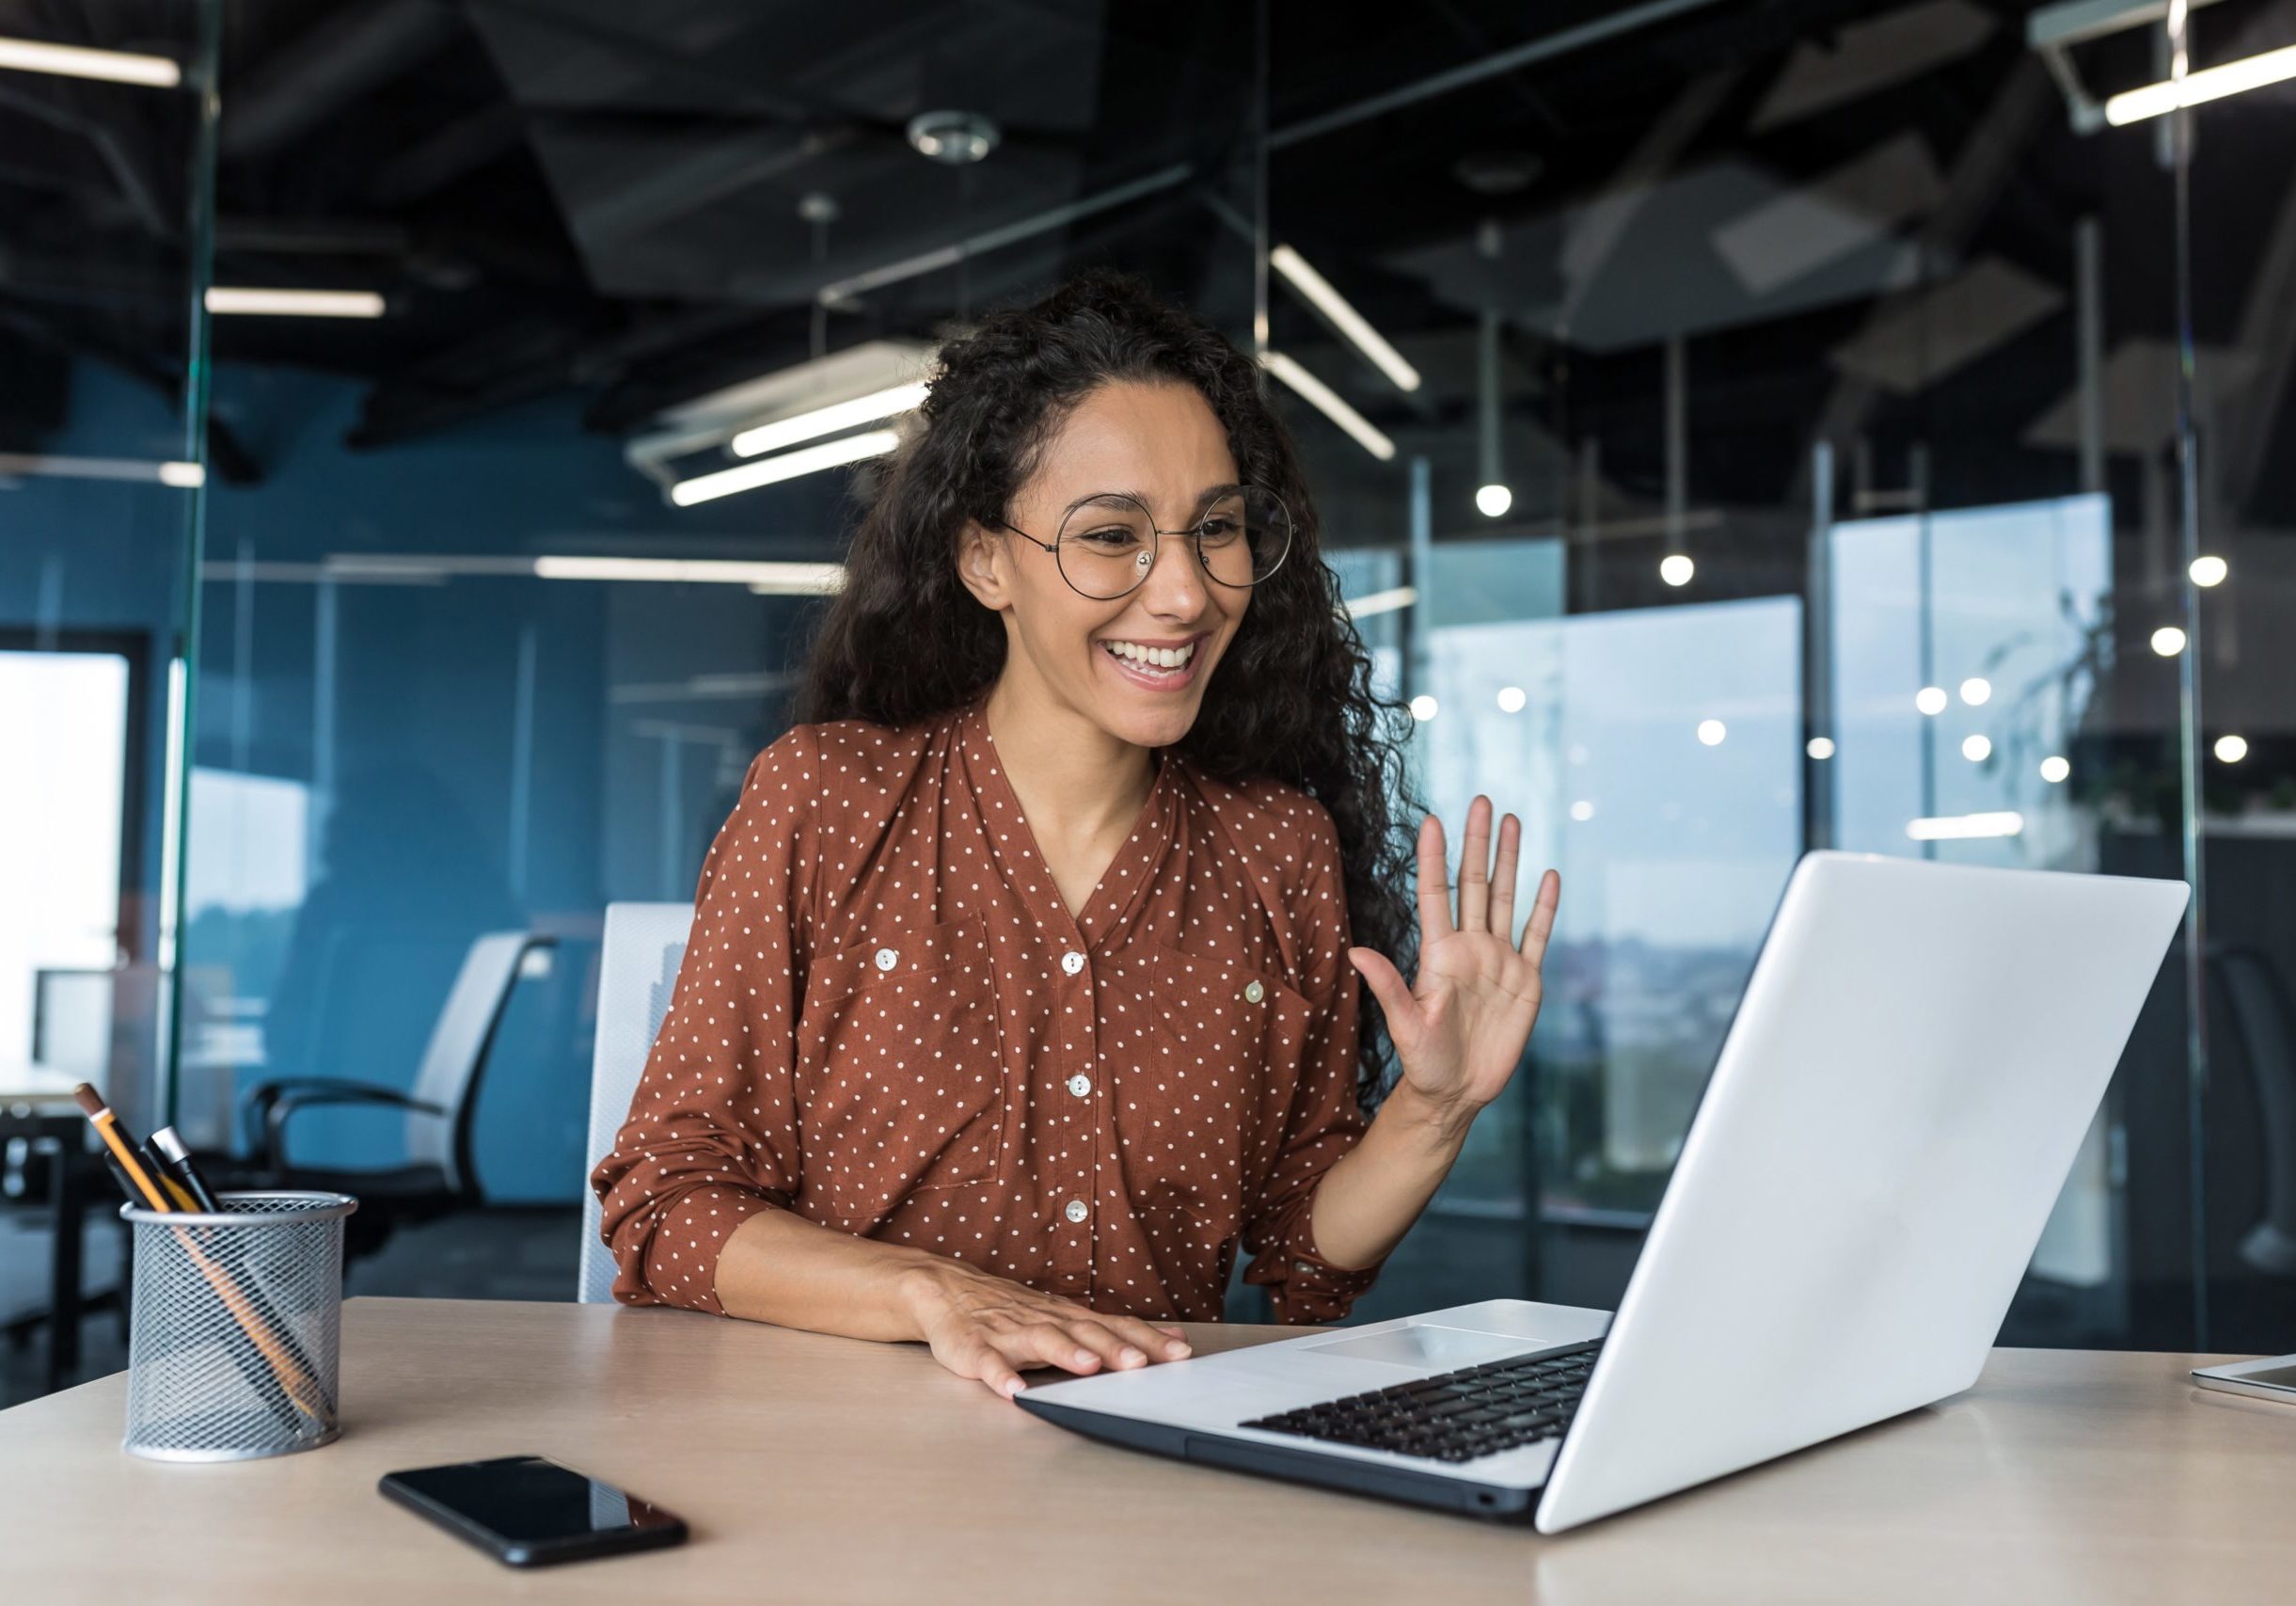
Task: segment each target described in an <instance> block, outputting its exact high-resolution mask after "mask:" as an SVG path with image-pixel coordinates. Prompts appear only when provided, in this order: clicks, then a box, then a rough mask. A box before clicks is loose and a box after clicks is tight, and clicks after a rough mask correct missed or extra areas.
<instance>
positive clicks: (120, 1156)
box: [71, 1082, 326, 1427]
mask: <svg viewBox="0 0 2296 1606" xmlns="http://www.w3.org/2000/svg"><path fill="white" fill-rule="evenodd" d="M71 1096H72V1098H73V1100H74V1101H76V1102H77V1103H78V1105H79V1106H80V1108H81V1109H82V1110H84V1111H86V1112H87V1120H88V1123H89V1124H90V1125H92V1126H93V1127H95V1129H96V1136H97V1137H101V1138H102V1139H103V1145H104V1147H105V1148H107V1149H109V1150H110V1151H111V1153H112V1157H113V1158H114V1159H115V1160H117V1161H118V1162H119V1169H120V1170H121V1171H123V1172H125V1173H126V1175H127V1178H128V1180H129V1181H130V1182H131V1183H133V1184H134V1185H135V1189H136V1191H137V1192H138V1193H140V1194H141V1195H142V1196H143V1203H144V1205H145V1207H146V1208H147V1209H150V1210H152V1211H154V1212H157V1213H158V1214H160V1215H163V1216H172V1215H175V1214H177V1211H176V1207H175V1205H174V1204H173V1203H172V1202H170V1201H169V1200H168V1198H167V1196H166V1193H164V1192H163V1191H162V1190H161V1188H160V1185H159V1184H158V1183H157V1182H156V1181H154V1180H153V1178H152V1176H151V1174H150V1172H149V1171H147V1170H146V1169H144V1167H143V1165H142V1164H141V1162H139V1161H138V1160H137V1159H136V1156H135V1146H134V1145H133V1144H132V1143H131V1142H129V1140H128V1138H127V1135H126V1134H125V1132H124V1131H122V1130H121V1128H120V1125H119V1117H118V1116H116V1115H114V1114H113V1113H112V1110H111V1106H110V1105H106V1104H105V1103H104V1102H103V1095H102V1094H101V1093H99V1092H97V1091H96V1089H94V1088H92V1087H90V1086H88V1085H87V1083H86V1082H82V1083H81V1084H80V1085H79V1086H78V1087H76V1088H74V1089H72V1090H71ZM178 1237H179V1240H180V1241H181V1242H182V1246H183V1251H184V1253H185V1254H187V1255H189V1256H190V1257H191V1262H192V1264H194V1265H196V1266H198V1268H199V1274H200V1275H201V1276H202V1277H204V1278H206V1279H207V1282H208V1286H209V1287H211V1288H213V1289H214V1291H215V1294H216V1296H217V1297H219V1298H220V1299H222V1301H223V1303H224V1306H225V1308H226V1309H228V1310H229V1311H230V1312H231V1316H232V1319H233V1320H234V1321H236V1322H237V1323H238V1324H239V1328H240V1331H241V1332H242V1333H244V1334H245V1337H246V1338H247V1340H248V1341H249V1342H251V1343H252V1344H254V1345H255V1347H256V1349H257V1350H258V1351H259V1352H260V1357H261V1360H262V1361H264V1362H267V1363H268V1372H267V1376H268V1377H269V1379H270V1381H271V1383H272V1385H273V1387H274V1388H276V1389H277V1390H278V1391H280V1393H281V1394H283V1395H284V1396H285V1397H284V1398H283V1399H275V1400H273V1401H272V1407H273V1409H274V1410H275V1411H276V1410H277V1409H278V1408H279V1407H281V1406H285V1407H288V1414H287V1416H286V1421H287V1423H288V1425H289V1426H291V1427H292V1426H293V1424H294V1419H293V1412H295V1411H300V1412H302V1413H303V1414H304V1415H305V1416H307V1417H309V1419H310V1420H311V1421H312V1422H314V1423H320V1424H322V1425H324V1424H325V1421H326V1416H325V1411H324V1409H323V1408H322V1404H321V1403H322V1401H323V1400H324V1396H323V1395H321V1394H320V1392H319V1391H318V1389H317V1388H316V1386H315V1385H313V1384H312V1383H311V1381H310V1379H309V1377H308V1376H306V1375H304V1373H303V1370H302V1368H300V1367H299V1366H297V1365H296V1364H295V1363H294V1362H293V1360H290V1359H289V1358H288V1357H287V1356H286V1355H285V1354H284V1353H282V1352H281V1351H280V1349H279V1345H278V1341H277V1338H276V1337H275V1336H274V1335H273V1334H272V1332H271V1330H270V1329H269V1328H268V1327H266V1326H265V1325H264V1323H263V1322H262V1320H261V1318H260V1317H258V1316H257V1315H256V1314H255V1312H253V1311H251V1310H249V1309H248V1308H247V1302H246V1297H245V1294H244V1293H243V1291H242V1290H241V1289H240V1288H239V1286H238V1284H237V1281H236V1280H234V1279H233V1278H232V1276H231V1274H230V1272H228V1271H226V1270H225V1269H224V1268H223V1267H221V1266H219V1265H217V1264H215V1263H214V1261H213V1260H211V1259H209V1258H208V1256H207V1255H206V1254H205V1253H204V1252H203V1251H202V1250H201V1249H200V1248H199V1246H198V1243H196V1242H195V1241H194V1240H193V1239H192V1238H191V1236H190V1235H189V1234H188V1233H184V1232H182V1231H181V1230H179V1232H178ZM248 1359H252V1358H248ZM243 1364H244V1361H243ZM255 1380H256V1379H255V1375H254V1373H253V1372H250V1374H249V1381H250V1382H253V1381H255ZM259 1392H263V1393H265V1394H268V1393H269V1391H268V1390H263V1389H261V1387H260V1385H259Z"/></svg>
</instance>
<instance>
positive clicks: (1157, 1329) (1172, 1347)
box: [1141, 1322, 1196, 1360]
mask: <svg viewBox="0 0 2296 1606" xmlns="http://www.w3.org/2000/svg"><path fill="white" fill-rule="evenodd" d="M1141 1325H1142V1326H1144V1327H1146V1328H1148V1345H1149V1348H1150V1349H1151V1350H1155V1349H1159V1348H1161V1349H1162V1350H1163V1351H1164V1359H1165V1360H1186V1359H1187V1358H1188V1357H1189V1356H1191V1355H1193V1354H1194V1353H1195V1352H1196V1346H1195V1345H1194V1344H1190V1343H1189V1342H1188V1334H1187V1331H1186V1330H1185V1329H1184V1328H1176V1327H1174V1326H1173V1325H1172V1324H1171V1323H1169V1322H1146V1323H1143V1324H1141Z"/></svg>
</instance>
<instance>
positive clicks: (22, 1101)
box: [0, 1060, 89, 1113]
mask: <svg viewBox="0 0 2296 1606" xmlns="http://www.w3.org/2000/svg"><path fill="white" fill-rule="evenodd" d="M88 1079H89V1078H87V1076H83V1075H76V1074H74V1073H71V1072H69V1071H51V1070H50V1069H48V1067H46V1066H44V1065H26V1064H24V1063H23V1062H21V1061H19V1060H7V1061H0V1107H5V1106H7V1105H55V1106H57V1107H58V1108H60V1109H61V1110H63V1111H64V1112H66V1113H69V1112H71V1110H73V1109H74V1108H76V1107H77V1106H76V1105H74V1104H73V1103H72V1098H71V1090H72V1089H74V1088H76V1087H78V1086H79V1085H80V1084H81V1083H82V1082H85V1081H87V1080H88Z"/></svg>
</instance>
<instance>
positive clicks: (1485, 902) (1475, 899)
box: [1459, 792, 1491, 931]
mask: <svg viewBox="0 0 2296 1606" xmlns="http://www.w3.org/2000/svg"><path fill="white" fill-rule="evenodd" d="M1459 929H1460V930H1462V931H1487V930H1490V929H1491V800H1490V799H1489V798H1487V797H1485V796H1483V795H1482V793H1481V792H1477V793H1476V794H1475V801H1474V802H1473V803H1469V804H1467V829H1466V838H1465V841H1463V842H1462V843H1461V844H1460V846H1459Z"/></svg>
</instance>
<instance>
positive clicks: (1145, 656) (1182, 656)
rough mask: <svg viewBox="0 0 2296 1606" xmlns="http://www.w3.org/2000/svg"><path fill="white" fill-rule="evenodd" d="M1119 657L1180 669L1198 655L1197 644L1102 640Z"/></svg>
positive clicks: (1163, 667)
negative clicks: (1147, 644) (1152, 644)
mask: <svg viewBox="0 0 2296 1606" xmlns="http://www.w3.org/2000/svg"><path fill="white" fill-rule="evenodd" d="M1101 645H1102V646H1104V647H1106V648H1107V649H1108V650H1109V651H1110V652H1111V653H1113V654H1115V655H1116V657H1118V658H1123V659H1130V660H1132V661H1133V662H1134V663H1147V664H1154V665H1155V666H1157V667H1158V668H1160V669H1178V668H1180V666H1181V665H1182V664H1184V663H1186V662H1187V661H1188V660H1190V659H1192V658H1194V657H1195V656H1196V644H1195V643H1194V642H1190V643H1189V644H1187V645H1186V646H1184V647H1148V646H1141V645H1140V644H1137V643H1134V642H1102V643H1101Z"/></svg>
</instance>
